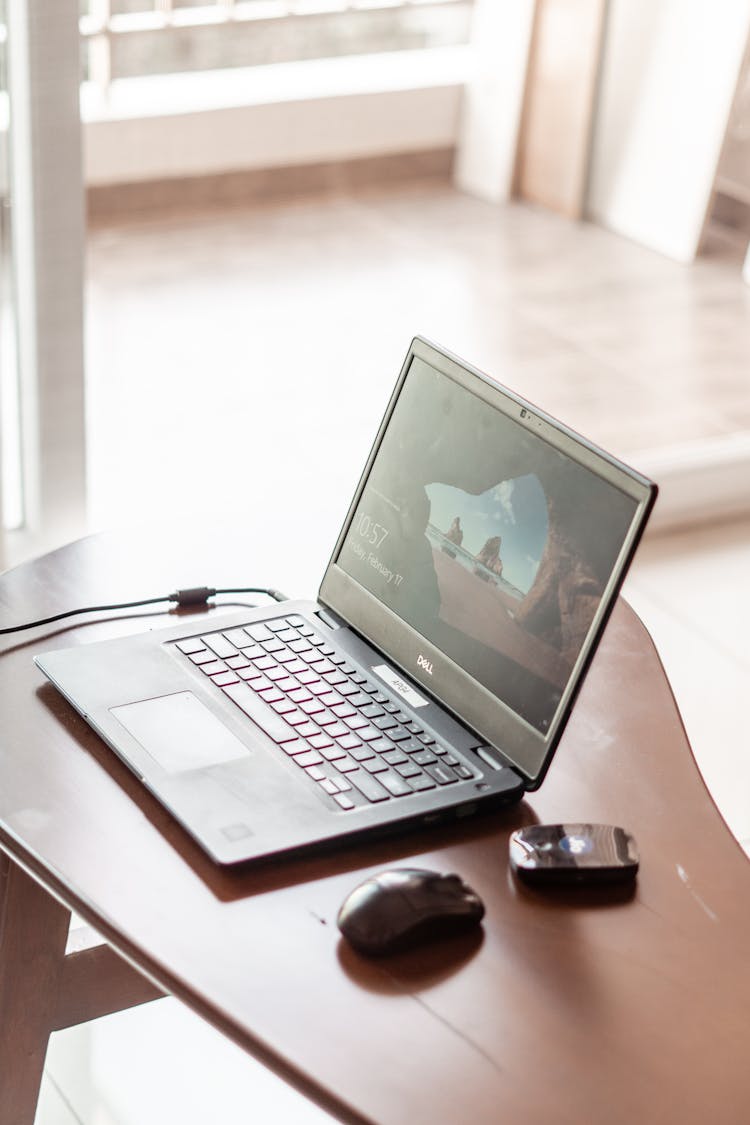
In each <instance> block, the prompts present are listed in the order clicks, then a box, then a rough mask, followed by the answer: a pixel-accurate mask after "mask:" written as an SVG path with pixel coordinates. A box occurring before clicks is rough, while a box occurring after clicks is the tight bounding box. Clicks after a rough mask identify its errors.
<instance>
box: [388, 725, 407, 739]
mask: <svg viewBox="0 0 750 1125" xmlns="http://www.w3.org/2000/svg"><path fill="white" fill-rule="evenodd" d="M388 737H389V738H390V740H391V742H407V741H408V740H409V739H410V738H411V735H410V734H409V732H408V730H404V728H403V727H396V728H395V729H392V730H389V731H388Z"/></svg>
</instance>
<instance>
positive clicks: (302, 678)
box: [297, 668, 328, 691]
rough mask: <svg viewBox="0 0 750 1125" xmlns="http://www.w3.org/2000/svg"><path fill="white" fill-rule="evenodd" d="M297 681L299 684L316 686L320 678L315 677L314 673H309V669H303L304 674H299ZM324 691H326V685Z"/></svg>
mask: <svg viewBox="0 0 750 1125" xmlns="http://www.w3.org/2000/svg"><path fill="white" fill-rule="evenodd" d="M297 679H298V680H299V682H300V683H301V684H317V683H319V682H320V677H319V676H317V675H316V674H315V672H311V671H310V669H309V668H305V670H304V672H300V673H299V675H298V676H297ZM326 691H328V685H327V684H326Z"/></svg>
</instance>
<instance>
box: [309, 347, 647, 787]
mask: <svg viewBox="0 0 750 1125" xmlns="http://www.w3.org/2000/svg"><path fill="white" fill-rule="evenodd" d="M656 492H657V489H656V486H655V485H654V484H653V483H652V482H650V481H649V480H647V479H646V478H645V477H643V476H641V475H640V474H639V473H637V472H635V471H634V470H632V469H630V468H628V467H627V466H626V465H624V464H622V463H621V462H619V461H617V460H616V459H615V458H613V457H611V456H610V455H609V454H607V453H605V452H604V451H603V450H601V449H598V448H596V447H595V446H594V445H592V444H591V443H590V442H588V441H586V440H585V439H584V438H582V437H580V436H579V435H577V434H575V433H574V432H573V431H571V430H570V429H568V428H567V427H566V426H564V425H562V424H561V423H559V422H557V421H555V420H554V419H553V418H551V417H550V416H549V415H547V414H545V413H544V412H543V411H540V410H538V409H537V408H536V407H534V406H532V405H531V404H530V403H528V402H526V401H525V400H523V399H522V398H520V397H519V396H518V395H516V394H513V393H512V392H511V391H509V390H507V389H506V388H504V387H502V386H500V385H498V384H497V383H494V382H492V381H491V380H489V379H488V378H487V377H486V376H484V375H482V374H481V373H480V372H479V371H477V370H475V369H474V368H472V367H470V366H469V365H467V364H465V363H463V362H462V361H461V360H459V359H458V358H457V357H455V356H453V355H451V354H449V353H448V352H445V351H443V350H441V349H439V348H437V347H435V346H434V345H433V344H431V343H429V342H428V341H427V340H424V339H422V338H420V337H416V338H415V339H414V340H413V342H412V345H411V347H410V349H409V352H408V354H407V357H406V360H405V362H404V365H403V368H402V371H401V375H400V377H399V380H398V382H397V384H396V387H395V389H394V392H393V395H392V397H391V400H390V403H389V406H388V409H387V410H386V414H385V417H384V419H383V422H382V424H381V426H380V429H379V431H378V434H377V437H376V440H375V444H374V446H373V449H372V451H371V453H370V456H369V458H368V461H367V464H366V466H365V470H364V473H363V475H362V478H361V480H360V482H359V485H358V488H357V491H356V493H355V496H354V499H353V500H352V503H351V506H350V508H349V511H348V514H347V517H346V519H345V521H344V525H343V528H342V530H341V534H340V535H339V538H338V541H337V543H336V546H335V548H334V551H333V555H332V557H331V560H330V562H329V565H328V568H327V570H326V573H325V576H324V578H323V582H322V585H321V588H320V592H319V598H320V601H321V602H322V603H323V604H324V605H327V606H329V607H330V608H331V609H332V610H334V611H335V612H336V613H337V614H338V615H339V616H340V617H341V618H343V619H344V620H345V621H346V622H347V623H348V624H349V625H351V626H352V628H354V629H355V630H356V631H357V632H359V633H361V634H362V635H363V636H365V637H366V638H367V639H368V640H370V641H371V642H373V643H375V644H376V645H377V646H378V647H379V648H380V649H381V650H382V651H383V652H384V653H385V654H386V655H387V656H388V658H389V659H390V660H391V661H392V662H393V663H395V664H396V665H398V666H399V667H400V668H401V669H403V670H404V671H405V672H406V673H407V674H408V675H409V677H410V678H411V679H412V680H415V681H417V682H418V683H420V684H421V685H423V686H424V688H425V689H426V690H427V691H428V692H429V693H430V695H432V696H433V697H434V698H435V699H436V700H437V701H438V702H440V703H441V704H442V705H443V706H445V707H446V708H447V709H448V710H449V711H451V712H452V713H453V714H455V715H456V716H457V717H458V718H459V719H460V720H461V721H462V722H463V723H465V724H467V725H468V726H470V727H471V728H472V729H473V730H475V731H476V732H477V734H479V735H480V736H481V738H483V739H485V740H486V741H487V742H488V743H489V744H491V745H493V746H494V747H496V748H497V749H498V750H499V751H500V753H501V754H502V756H503V757H504V759H505V760H506V761H507V762H508V764H509V765H511V766H513V767H514V768H515V769H516V770H517V771H518V772H519V773H520V774H521V775H522V777H523V778H524V781H525V784H526V786H527V788H529V789H534V788H536V787H537V786H538V785H539V784H540V783H541V781H542V779H543V777H544V774H545V771H546V769H547V768H548V766H549V763H550V760H551V757H552V755H553V753H554V750H555V747H556V746H557V744H558V742H559V740H560V737H561V735H562V732H563V730H564V727H565V724H566V722H567V719H568V717H569V715H570V712H571V709H572V706H573V702H574V700H575V697H576V694H577V692H578V690H579V688H580V686H581V683H582V681H583V677H584V675H585V672H586V669H587V668H588V666H589V663H590V661H591V658H592V656H593V653H594V650H595V648H596V645H597V643H598V640H599V638H600V636H601V633H602V630H603V628H604V625H605V623H606V620H607V617H608V615H609V613H610V611H611V609H612V606H613V604H614V601H615V598H616V596H617V592H618V590H619V588H620V586H621V584H622V581H623V578H624V576H625V572H626V570H627V567H628V565H629V562H630V560H631V558H632V556H633V553H634V551H635V548H636V546H637V543H638V540H639V538H640V535H641V533H642V531H643V528H644V526H645V523H646V520H647V518H648V515H649V512H650V510H651V508H652V506H653V503H654V500H655V498H656Z"/></svg>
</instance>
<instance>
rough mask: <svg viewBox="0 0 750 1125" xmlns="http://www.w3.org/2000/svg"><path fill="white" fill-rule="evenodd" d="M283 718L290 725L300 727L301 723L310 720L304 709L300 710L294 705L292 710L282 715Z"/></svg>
mask: <svg viewBox="0 0 750 1125" xmlns="http://www.w3.org/2000/svg"><path fill="white" fill-rule="evenodd" d="M284 719H285V720H286V722H287V723H289V725H290V726H292V727H301V726H302V724H303V723H307V722H309V721H310V720H309V719H308V717H307V715H306V714H305V713H304V711H300V710H299V709H298V708H296V707H295V709H294V710H293V711H289V712H288V714H286V715H284Z"/></svg>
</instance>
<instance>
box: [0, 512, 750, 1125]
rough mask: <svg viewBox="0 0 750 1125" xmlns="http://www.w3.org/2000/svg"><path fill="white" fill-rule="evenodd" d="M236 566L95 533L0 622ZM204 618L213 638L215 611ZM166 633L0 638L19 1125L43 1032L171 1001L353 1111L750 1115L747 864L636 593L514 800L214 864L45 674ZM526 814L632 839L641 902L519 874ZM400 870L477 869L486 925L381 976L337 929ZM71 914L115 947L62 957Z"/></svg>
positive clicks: (2, 812)
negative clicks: (469, 818)
mask: <svg viewBox="0 0 750 1125" xmlns="http://www.w3.org/2000/svg"><path fill="white" fill-rule="evenodd" d="M240 569H241V571H242V574H244V575H245V579H244V580H245V581H247V582H248V584H252V583H253V581H254V580H255V581H257V580H258V579H259V578H262V577H263V576H262V575H261V573H260V566H258V567H256V565H255V559H254V556H253V551H252V549H251V547H250V545H249V541H248V542H243V541H242V539H241V538H239V539H237V540H236V541H232V542H230V541H229V539H225V540H224V541H220V540H219V539H218V538H217V537H216V536H211V537H208V540H206V538H205V537H204V546H203V547H202V548H201V547H197V546H196V545H195V544H193V543H191V542H190V541H189V540H188V539H187V538H185V537H182V538H181V537H180V536H179V535H175V534H172V533H170V534H165V535H164V537H163V540H162V542H161V543H159V542H158V541H157V540H156V539H155V538H154V537H153V536H152V535H149V536H145V535H144V536H141V537H139V536H137V535H133V536H131V537H129V538H127V539H117V538H94V539H90V540H85V541H83V542H81V543H77V544H74V545H72V546H70V547H67V548H64V549H62V550H61V551H58V552H56V553H54V554H51V555H49V556H46V557H44V558H42V559H40V560H38V561H36V562H33V563H30V564H28V565H25V566H22V567H20V568H18V569H17V570H15V571H12V572H10V573H8V574H7V575H5V576H4V577H3V578H2V579H1V580H0V625H1V624H9V623H11V622H13V621H19V622H20V621H24V620H28V619H30V618H35V617H39V616H41V615H45V614H47V613H53V612H56V611H60V610H62V609H65V608H70V607H74V606H78V605H85V604H91V603H95V602H100V601H117V600H125V599H130V598H133V597H137V596H144V597H147V596H150V595H154V594H157V593H161V592H168V591H169V590H171V589H173V588H174V587H175V586H185V585H191V584H199V583H202V582H206V581H207V582H209V583H211V584H218V585H220V584H221V583H222V582H230V583H232V584H236V583H237V579H238V577H239V573H238V572H239V571H240ZM265 577H266V578H267V580H268V581H270V582H273V574H272V573H271V572H268V571H267V573H266V575H265ZM241 581H242V580H241ZM290 592H291V593H295V594H297V593H301V594H307V593H308V592H309V591H306V590H302V591H290ZM210 612H211V619H212V625H214V624H215V621H216V620H217V619H218V615H219V614H220V612H221V610H219V609H216V610H212V611H210ZM168 621H169V618H168V617H167V615H166V614H164V615H161V616H145V615H141V614H139V613H133V614H131V615H130V616H113V617H110V618H109V619H106V618H105V617H103V616H100V617H99V618H98V619H97V621H96V623H92V624H87V625H83V624H81V622H80V619H79V620H78V621H76V620H75V619H74V620H73V622H72V623H71V624H70V626H69V627H67V628H59V627H58V628H55V627H50V628H46V629H44V630H36V631H35V632H33V633H31V634H21V635H20V636H18V637H15V638H14V637H11V638H2V642H3V643H2V644H1V645H0V716H2V718H1V720H0V844H1V845H2V849H3V853H0V855H2V858H0V864H1V866H0V912H1V913H0V923H1V935H2V936H1V938H0V943H1V944H0V1121H1V1122H2V1123H3V1125H31V1122H32V1121H33V1116H34V1107H35V1104H36V1099H37V1094H38V1087H39V1081H40V1076H41V1070H42V1066H43V1060H44V1053H45V1049H46V1043H47V1038H48V1035H49V1032H50V1030H52V1029H55V1028H61V1027H65V1026H68V1025H70V1024H73V1023H77V1022H80V1021H82V1020H86V1019H89V1018H92V1017H93V1016H97V1015H100V1014H103V1013H104V1012H107V1011H114V1010H117V1009H119V1008H122V1007H126V1006H128V1005H129V1004H132V1003H137V1002H140V1001H143V1000H146V999H151V998H153V997H155V996H157V995H158V994H159V992H160V990H163V991H165V992H170V993H173V994H174V995H175V996H177V997H179V998H180V999H181V1000H182V1001H184V1002H185V1003H186V1004H188V1005H189V1006H190V1007H192V1008H193V1009H194V1010H195V1011H196V1012H198V1013H199V1014H201V1015H202V1016H204V1017H205V1018H206V1019H207V1020H209V1021H210V1022H211V1023H212V1024H214V1025H215V1026H216V1027H217V1028H219V1029H220V1030H222V1031H223V1032H225V1033H226V1034H227V1035H229V1036H231V1038H232V1039H234V1040H235V1041H236V1042H237V1043H239V1044H241V1045H242V1046H243V1047H245V1048H246V1049H247V1050H248V1051H250V1052H252V1053H253V1054H254V1055H256V1056H258V1057H259V1058H260V1059H262V1060H263V1061H264V1062H265V1063H267V1064H268V1065H269V1066H271V1067H273V1068H274V1069H275V1070H276V1071H277V1072H278V1073H280V1074H281V1075H283V1076H284V1077H285V1078H286V1079H287V1080H288V1081H290V1082H292V1083H294V1084H295V1085H296V1086H297V1087H298V1088H299V1089H300V1090H302V1091H304V1093H306V1094H307V1095H308V1096H310V1097H312V1098H315V1099H317V1100H318V1101H319V1102H320V1103H321V1104H322V1105H323V1106H325V1107H326V1108H327V1109H328V1110H329V1111H331V1112H332V1113H334V1114H336V1115H338V1116H339V1117H340V1118H341V1119H342V1120H344V1121H372V1122H378V1123H382V1125H400V1123H409V1125H415V1123H422V1122H430V1123H433V1125H456V1123H457V1122H461V1121H467V1122H472V1125H485V1123H486V1125H490V1123H492V1125H497V1123H498V1122H506V1121H512V1122H513V1123H514V1125H524V1123H528V1125H539V1123H541V1122H547V1121H549V1122H554V1123H555V1125H567V1123H571V1125H573V1123H575V1125H580V1123H581V1122H587V1123H588V1122H592V1123H598V1122H604V1121H606V1122H607V1123H608V1125H616V1123H622V1125H633V1122H665V1123H666V1122H669V1123H672V1122H680V1123H681V1125H690V1123H696V1125H698V1123H700V1125H705V1122H707V1121H711V1122H712V1123H713V1125H718V1123H724V1122H737V1123H740V1122H745V1121H747V1119H748V1114H749V1113H750V1063H749V1062H748V1046H749V1044H750V972H748V970H747V967H746V964H747V944H748V938H749V937H750V865H748V862H747V860H746V858H745V856H744V854H743V853H742V851H741V849H740V848H739V846H738V845H737V844H736V843H735V841H734V840H733V838H732V837H731V836H730V834H729V832H728V830H727V828H726V827H725V825H724V823H723V822H722V820H721V818H720V816H719V814H718V813H717V811H716V809H715V807H714V805H713V803H712V801H711V799H710V797H709V795H708V794H707V792H706V790H705V788H704V786H703V783H702V781H701V778H700V775H699V774H698V771H697V769H696V766H695V763H694V761H693V758H692V756H691V753H690V748H689V746H688V742H687V739H686V737H685V733H684V731H683V729H682V725H681V723H680V717H679V714H678V711H677V708H676V706H675V703H674V700H673V699H672V696H671V693H670V690H669V686H668V684H667V680H666V677H665V675H664V672H663V670H662V668H661V665H660V663H659V659H658V657H657V655H656V652H655V651H654V648H653V646H652V644H651V642H650V640H649V637H648V635H647V634H646V631H645V630H644V628H643V626H642V625H641V623H640V622H639V621H638V619H637V618H636V617H635V615H634V614H633V612H632V611H631V610H630V609H629V608H628V606H627V605H626V604H624V603H622V602H621V603H620V604H619V605H618V606H617V608H616V610H615V613H614V614H613V617H612V619H611V622H610V625H609V627H608V629H607V632H606V636H605V638H604V641H603V643H602V646H601V648H600V650H599V653H598V654H597V657H596V659H595V661H594V664H593V667H592V669H591V672H590V675H589V677H588V680H587V682H586V684H585V686H584V688H583V691H582V694H581V696H580V700H579V703H578V705H577V707H576V711H575V714H574V717H573V719H572V720H571V722H570V724H569V727H568V730H567V733H566V735H565V738H564V741H563V743H562V744H561V746H560V749H559V751H558V755H557V758H556V760H555V762H554V763H553V766H552V768H551V770H550V773H549V775H548V778H547V780H546V781H545V783H544V786H543V787H542V789H541V790H540V791H539V792H538V793H536V794H533V795H531V796H530V798H529V800H528V801H527V802H525V803H524V804H523V805H521V806H520V807H518V808H516V809H514V810H512V811H509V812H507V813H505V814H503V815H497V814H495V815H492V816H487V817H483V818H481V819H478V820H476V821H473V822H471V823H464V824H462V825H459V826H456V827H455V828H450V829H441V830H433V831H422V832H419V833H413V834H411V835H408V836H404V837H403V838H401V839H398V840H394V841H390V842H388V843H378V844H375V845H369V846H359V847H354V848H348V849H347V850H346V851H342V852H341V854H339V855H336V856H333V857H331V856H329V857H327V858H310V859H307V860H299V861H295V862H292V863H286V864H283V865H278V866H275V867H273V868H267V869H264V870H245V871H225V870H220V869H217V868H216V867H215V866H213V865H212V864H211V862H210V861H209V860H208V859H207V858H205V857H204V855H203V854H202V853H201V852H200V851H199V849H198V848H197V847H196V846H195V845H194V844H193V843H192V842H191V840H190V839H189V838H188V837H187V836H186V835H185V833H184V832H183V831H182V830H181V829H180V828H179V826H177V825H176V824H175V823H173V822H172V820H171V819H170V817H169V816H168V815H167V814H166V813H165V812H164V811H163V810H162V809H161V807H160V806H159V805H158V804H157V803H156V801H154V800H153V799H152V798H151V797H150V796H149V795H148V794H146V793H145V792H144V791H143V790H142V789H141V788H140V787H139V785H138V783H137V782H136V781H135V780H134V779H133V778H132V777H131V775H130V774H129V773H128V771H127V770H126V769H125V767H124V766H122V765H121V764H120V763H119V762H118V761H117V760H116V759H115V758H114V756H113V755H112V754H111V753H110V752H109V751H108V750H107V749H106V747H105V746H104V745H103V744H102V743H101V742H100V741H99V740H98V739H97V738H96V737H95V736H94V735H93V734H92V733H91V732H90V731H89V729H88V727H87V726H86V724H85V723H84V722H83V721H82V720H81V719H80V718H78V717H77V716H76V714H75V713H74V712H73V711H72V710H71V708H70V707H69V706H68V705H67V704H66V703H65V702H64V701H63V700H62V698H60V697H59V696H58V695H57V693H56V692H55V691H54V690H53V689H52V687H51V686H49V685H48V684H47V683H46V682H45V681H44V679H43V677H42V676H41V674H40V673H39V672H38V671H37V670H36V668H35V666H34V665H33V664H32V661H31V657H32V655H33V654H34V653H35V652H39V651H42V650H44V649H48V648H50V647H52V646H55V645H68V644H71V643H74V644H77V643H85V642H87V641H90V640H94V639H98V638H100V637H104V636H112V635H114V634H118V633H120V634H122V633H125V632H128V631H133V630H136V629H141V628H143V627H158V626H159V625H160V624H162V623H164V624H167V623H168ZM708 672H709V670H707V674H708ZM740 736H741V732H738V737H740ZM534 818H538V819H539V820H551V821H555V820H564V819H567V820H594V821H613V822H617V823H621V824H623V825H624V826H626V827H627V828H629V829H630V830H631V831H632V832H633V833H634V834H635V836H636V838H637V840H638V842H639V845H640V849H641V858H642V866H641V873H640V875H639V878H638V882H637V888H636V891H635V893H634V895H633V896H632V897H628V896H625V897H622V896H617V895H613V894H611V893H604V892H600V893H597V894H592V893H588V894H579V895H574V894H567V895H560V894H558V895H549V894H547V895H541V894H538V893H533V892H531V891H528V890H525V889H523V888H522V887H520V886H518V885H517V884H516V883H515V882H514V880H513V878H512V877H511V876H510V874H509V872H508V866H507V838H508V834H509V832H510V831H511V830H512V829H513V828H515V827H517V826H518V825H519V824H520V823H522V822H528V821H531V820H533V819H534ZM405 863H406V864H411V863H418V864H421V865H424V866H427V867H433V868H437V869H439V870H446V871H450V870H456V871H458V872H459V873H461V874H462V875H463V876H464V878H466V879H467V881H468V882H469V883H471V884H472V885H473V886H474V887H475V888H476V889H477V891H478V892H479V893H480V894H481V896H482V897H483V898H484V901H485V903H486V906H487V916H486V919H485V922H484V927H483V931H482V934H481V935H479V936H478V937H477V936H475V937H472V938H464V939H458V940H455V941H452V942H449V943H446V944H443V945H441V946H432V947H430V948H426V949H424V950H423V951H421V952H412V953H410V954H403V955H401V956H399V957H397V958H392V959H390V960H389V961H387V962H381V963H376V962H368V961H367V960H365V959H363V958H361V957H359V956H357V955H356V954H354V953H353V952H352V951H351V950H350V949H348V948H347V947H346V945H345V944H344V943H343V941H342V940H341V938H340V936H339V934H338V931H337V929H336V926H335V917H336V912H337V909H338V906H339V904H340V902H341V900H342V899H343V897H344V896H345V894H346V893H347V892H348V891H349V890H350V889H351V888H352V887H353V886H354V885H355V884H356V883H358V882H359V881H360V880H361V879H362V878H363V877H364V876H366V875H367V874H369V873H371V872H375V871H378V870H381V869H383V868H386V867H390V866H394V865H398V864H405ZM70 909H73V910H75V911H76V912H78V913H79V914H80V915H82V916H83V918H84V919H85V920H86V921H87V922H89V923H90V924H91V926H93V927H95V929H96V930H97V931H98V932H99V933H100V934H101V935H103V937H104V938H105V939H106V942H107V943H108V944H106V945H100V946H98V947H94V948H89V949H86V948H84V949H79V950H78V951H74V952H69V953H68V954H67V956H66V954H65V949H66V937H67V929H68V918H69V914H68V912H69V910H70ZM131 966H132V967H131ZM135 969H137V970H138V971H137V972H136V971H134V970H135Z"/></svg>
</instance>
